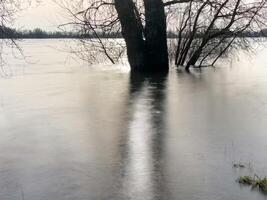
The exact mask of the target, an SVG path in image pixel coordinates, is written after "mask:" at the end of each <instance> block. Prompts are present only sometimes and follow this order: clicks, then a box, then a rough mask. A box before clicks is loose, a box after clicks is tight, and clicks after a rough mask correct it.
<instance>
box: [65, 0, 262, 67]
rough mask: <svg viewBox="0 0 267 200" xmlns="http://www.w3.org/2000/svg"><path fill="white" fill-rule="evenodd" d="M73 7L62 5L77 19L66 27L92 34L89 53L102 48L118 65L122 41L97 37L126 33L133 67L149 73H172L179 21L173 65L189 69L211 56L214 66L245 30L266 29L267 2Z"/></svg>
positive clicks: (129, 1) (119, 1)
mask: <svg viewBox="0 0 267 200" xmlns="http://www.w3.org/2000/svg"><path fill="white" fill-rule="evenodd" d="M73 3H74V5H69V4H68V3H67V5H64V6H63V7H64V8H65V9H66V10H68V12H69V13H70V14H71V16H72V17H73V19H75V20H74V21H72V22H70V23H68V24H69V25H74V26H75V27H76V28H77V30H79V31H81V32H82V33H83V34H88V35H93V36H94V37H92V38H91V40H89V43H86V41H85V40H82V43H83V45H84V46H86V49H87V50H88V51H87V53H88V52H89V51H90V52H92V50H93V52H98V50H99V49H100V51H102V52H103V53H104V54H105V55H106V56H107V57H108V59H109V60H110V61H111V62H112V63H115V62H116V61H117V60H118V58H119V57H120V56H121V55H123V53H122V52H123V50H124V48H123V45H122V43H121V42H119V41H114V40H108V39H106V40H103V39H102V38H101V37H100V36H99V35H100V34H101V33H113V34H122V36H123V38H124V40H125V43H126V49H127V55H128V61H129V63H130V66H131V69H132V70H133V71H145V72H158V71H168V62H169V61H168V47H167V34H166V31H167V30H168V29H173V27H174V26H175V25H174V24H175V23H173V22H175V20H176V21H178V27H177V30H178V39H177V41H178V42H177V48H176V53H175V63H176V65H186V69H189V67H190V66H191V65H196V63H198V62H200V63H201V64H202V63H204V62H206V61H207V60H208V59H210V58H213V60H214V62H216V61H217V60H218V57H220V56H222V55H224V54H225V53H226V52H227V51H228V50H229V49H230V47H232V46H234V44H235V43H236V41H241V40H238V38H239V36H240V35H241V34H242V33H244V31H247V30H251V29H253V28H255V26H258V28H259V27H260V28H262V27H261V26H263V25H264V26H265V22H266V18H265V16H264V15H265V13H264V12H265V11H266V4H267V3H266V0H258V1H255V2H250V3H248V2H246V1H245V0H218V1H217V0H170V1H164V0H97V1H95V0H91V1H90V0H89V2H88V1H84V0H77V1H76V2H73ZM62 5H63V4H61V6H62ZM77 5H78V6H77ZM167 22H168V23H167ZM65 25H66V24H65ZM114 43H116V44H114ZM111 44H112V45H111ZM244 44H245V42H241V43H239V44H238V45H240V46H242V45H244ZM96 49H98V50H96ZM91 58H92V57H91ZM201 59H202V60H201Z"/></svg>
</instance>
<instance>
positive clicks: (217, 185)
mask: <svg viewBox="0 0 267 200" xmlns="http://www.w3.org/2000/svg"><path fill="white" fill-rule="evenodd" d="M64 44H65V43H64V41H57V40H32V41H25V42H24V43H23V47H24V51H25V54H26V55H30V56H31V57H30V58H27V59H28V63H25V62H24V61H20V60H15V59H14V58H12V57H10V58H9V59H8V61H9V66H6V67H4V69H2V72H1V74H2V78H1V79H0V134H1V137H0V199H1V200H261V199H266V198H267V196H265V195H264V194H262V193H260V192H259V191H257V190H251V189H250V188H249V187H240V185H239V184H238V183H236V179H237V178H238V177H239V176H240V175H253V174H254V173H256V174H258V175H259V176H267V158H266V150H267V68H266V67H267V66H266V64H267V58H266V56H267V49H258V53H257V54H255V55H254V56H252V57H248V56H247V55H240V57H239V58H238V59H237V58H236V59H235V60H234V61H232V62H231V64H221V65H220V66H219V67H218V68H216V69H204V70H202V71H198V70H193V71H192V73H191V74H187V73H184V72H181V71H175V70H171V72H170V74H169V75H168V76H166V77H157V76H152V77H142V76H136V75H130V74H129V72H128V71H127V70H124V69H123V68H121V67H119V66H117V67H111V66H108V65H103V66H102V65H98V66H94V67H88V66H87V65H86V64H84V63H81V62H75V61H74V60H73V59H69V58H68V57H67V53H65V52H60V51H58V50H57V49H52V48H51V46H54V47H56V48H60V47H63V46H64ZM3 70H4V71H3ZM238 162H242V163H245V164H246V165H247V166H248V168H246V169H234V168H233V167H232V166H233V163H238Z"/></svg>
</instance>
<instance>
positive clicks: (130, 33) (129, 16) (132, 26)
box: [115, 0, 145, 71]
mask: <svg viewBox="0 0 267 200" xmlns="http://www.w3.org/2000/svg"><path fill="white" fill-rule="evenodd" d="M115 8H116V10H117V13H118V17H119V20H120V23H121V28H122V36H123V38H124V40H125V42H126V46H127V55H128V60H129V64H130V66H131V69H132V70H133V71H142V70H143V68H144V66H145V57H144V51H145V48H144V47H145V43H144V39H143V30H142V26H141V21H140V18H139V16H138V14H137V13H136V10H135V5H134V3H133V1H132V0H115Z"/></svg>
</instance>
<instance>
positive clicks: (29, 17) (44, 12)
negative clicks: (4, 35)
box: [15, 0, 66, 31]
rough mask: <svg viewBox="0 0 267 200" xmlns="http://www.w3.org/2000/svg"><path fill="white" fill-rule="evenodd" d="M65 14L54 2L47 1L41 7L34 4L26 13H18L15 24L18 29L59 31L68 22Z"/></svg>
mask: <svg viewBox="0 0 267 200" xmlns="http://www.w3.org/2000/svg"><path fill="white" fill-rule="evenodd" d="M64 17H66V15H65V12H64V11H63V10H62V8H60V7H59V6H58V5H57V4H56V3H54V2H53V0H45V1H42V3H40V5H36V3H35V4H32V5H31V6H30V7H28V8H26V9H25V10H24V11H22V12H20V13H18V17H17V19H16V22H15V27H16V28H21V29H33V28H37V27H38V28H42V29H44V30H48V31H53V30H57V26H58V25H59V24H62V23H64V22H66V20H65V19H64Z"/></svg>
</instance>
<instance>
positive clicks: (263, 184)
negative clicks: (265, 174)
mask: <svg viewBox="0 0 267 200" xmlns="http://www.w3.org/2000/svg"><path fill="white" fill-rule="evenodd" d="M237 181H238V183H239V184H242V185H248V186H251V187H252V188H259V189H260V190H261V191H262V192H264V193H267V178H260V177H259V176H257V175H254V177H251V176H241V177H239V178H238V180H237Z"/></svg>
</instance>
